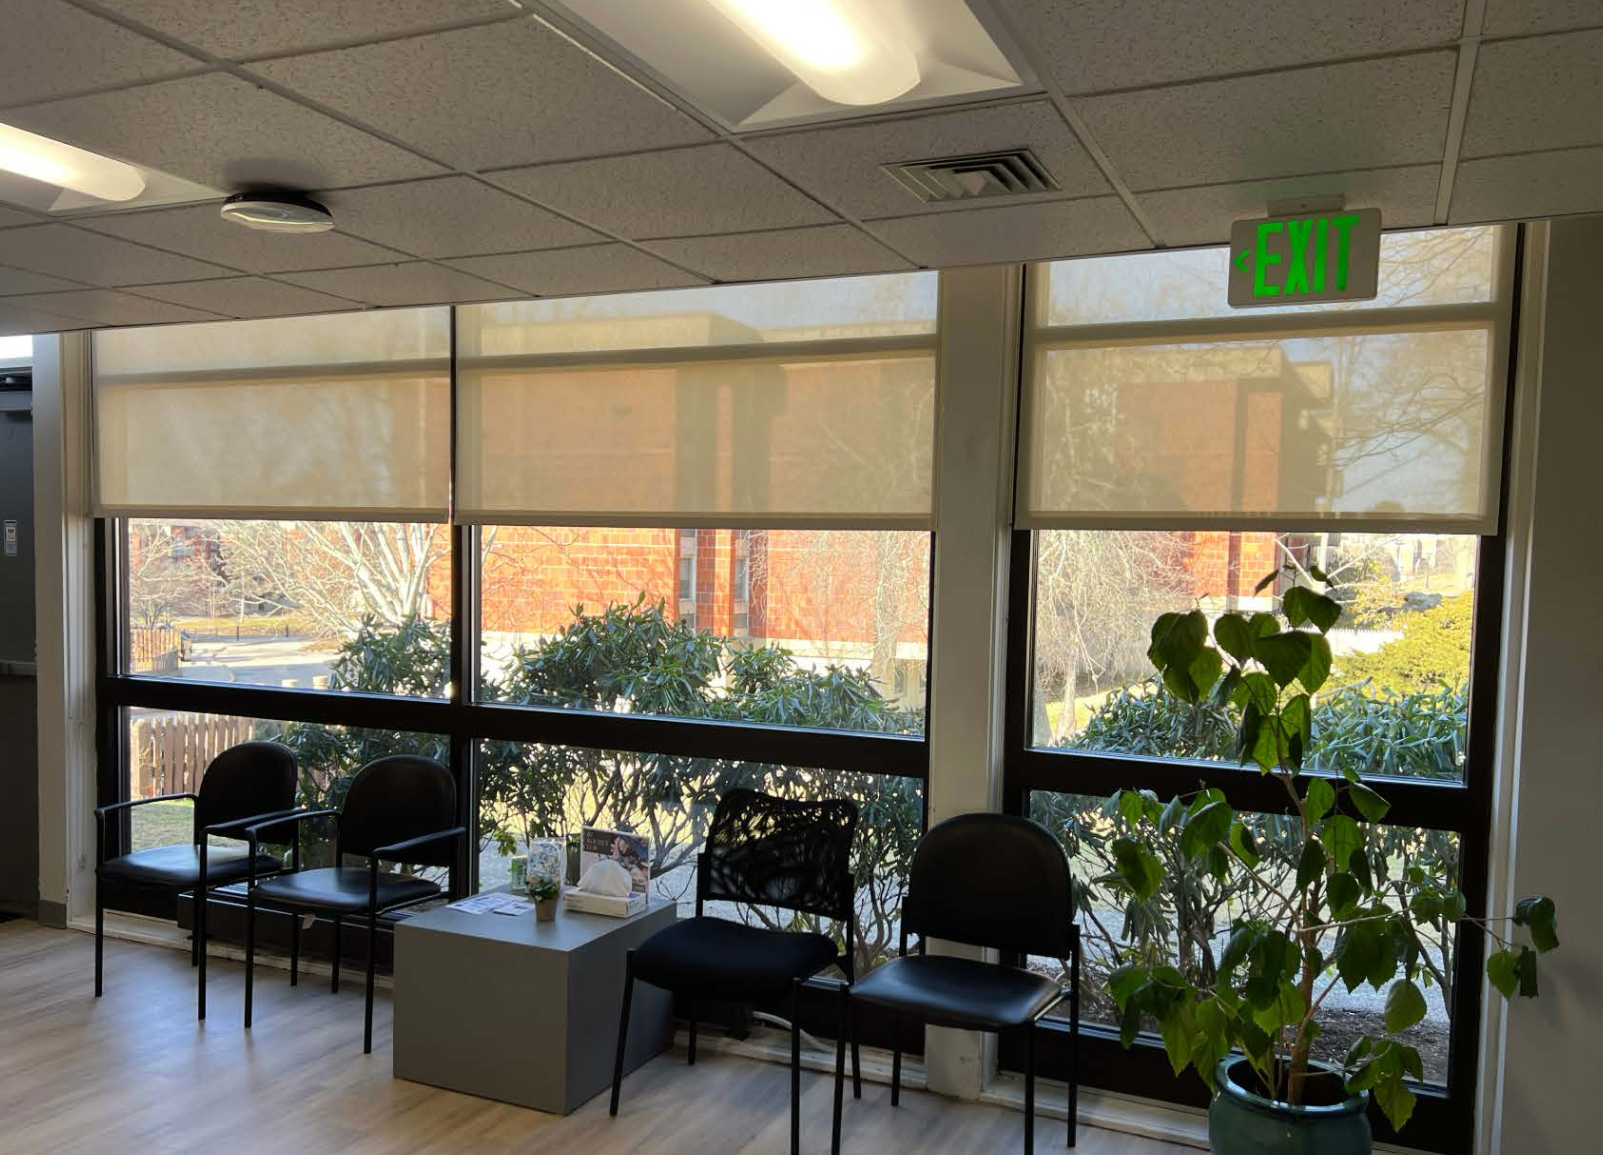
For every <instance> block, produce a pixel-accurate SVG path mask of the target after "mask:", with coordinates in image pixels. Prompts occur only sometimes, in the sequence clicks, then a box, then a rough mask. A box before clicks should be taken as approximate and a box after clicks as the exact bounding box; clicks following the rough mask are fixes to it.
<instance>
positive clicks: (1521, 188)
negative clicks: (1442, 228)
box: [1447, 148, 1603, 225]
mask: <svg viewBox="0 0 1603 1155" xmlns="http://www.w3.org/2000/svg"><path fill="white" fill-rule="evenodd" d="M1597 212H1603V148H1570V149H1565V150H1564V151H1562V152H1531V153H1524V154H1522V155H1520V156H1495V157H1487V158H1484V159H1482V160H1465V161H1460V162H1459V165H1458V174H1457V176H1456V177H1455V178H1454V180H1453V204H1452V209H1451V211H1450V212H1449V213H1448V218H1447V219H1448V220H1449V221H1450V222H1451V223H1453V224H1455V225H1457V224H1469V223H1472V222H1475V221H1503V220H1529V219H1532V218H1536V217H1557V216H1565V215H1568V214H1570V213H1597Z"/></svg>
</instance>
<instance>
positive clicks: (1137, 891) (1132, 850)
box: [1109, 838, 1163, 902]
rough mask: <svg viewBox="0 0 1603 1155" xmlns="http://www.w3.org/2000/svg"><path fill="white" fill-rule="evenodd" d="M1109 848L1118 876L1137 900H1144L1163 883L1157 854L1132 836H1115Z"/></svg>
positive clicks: (1149, 897) (1161, 867)
mask: <svg viewBox="0 0 1603 1155" xmlns="http://www.w3.org/2000/svg"><path fill="white" fill-rule="evenodd" d="M1109 850H1111V851H1112V853H1113V862H1114V865H1115V866H1116V867H1117V868H1118V871H1119V878H1120V879H1121V880H1122V881H1123V882H1124V885H1125V886H1127V887H1129V889H1130V893H1131V894H1133V895H1134V896H1135V898H1136V901H1137V902H1146V901H1148V900H1149V899H1151V898H1152V896H1153V895H1154V894H1156V893H1157V892H1158V887H1159V886H1161V885H1162V883H1163V863H1162V862H1160V861H1158V856H1157V855H1155V854H1153V853H1152V852H1151V851H1150V850H1148V849H1147V848H1146V847H1144V846H1142V845H1141V844H1140V843H1139V842H1137V841H1136V840H1135V839H1133V838H1115V839H1114V840H1113V843H1112V845H1111V846H1110V847H1109Z"/></svg>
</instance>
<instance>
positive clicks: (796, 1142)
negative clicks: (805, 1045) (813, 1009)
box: [790, 979, 802, 1155]
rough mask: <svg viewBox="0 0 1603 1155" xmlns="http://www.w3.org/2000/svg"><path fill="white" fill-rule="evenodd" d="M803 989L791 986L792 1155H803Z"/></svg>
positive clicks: (792, 984) (793, 983)
mask: <svg viewBox="0 0 1603 1155" xmlns="http://www.w3.org/2000/svg"><path fill="white" fill-rule="evenodd" d="M801 988H802V985H801V980H800V979H796V980H795V981H793V982H792V983H791V985H790V1155H801Z"/></svg>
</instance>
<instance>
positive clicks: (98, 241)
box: [0, 224, 231, 288]
mask: <svg viewBox="0 0 1603 1155" xmlns="http://www.w3.org/2000/svg"><path fill="white" fill-rule="evenodd" d="M0 265H11V266H13V267H15V268H19V269H31V270H33V271H34V272H36V273H48V274H50V275H51V276H56V277H66V278H68V279H69V280H73V281H80V282H82V283H83V284H86V285H94V286H98V287H101V288H117V287H120V286H122V285H145V284H152V283H154V282H157V281H190V280H199V279H202V278H205V277H226V276H228V274H229V273H230V271H231V270H229V269H224V268H221V267H219V266H217V265H212V264H207V263H206V262H205V261H195V260H191V259H190V258H188V257H179V256H174V255H173V254H172V253H163V252H158V251H157V250H155V249H147V248H145V247H144V246H143V245H134V244H129V243H128V242H127V241H123V240H118V239H117V238H116V237H105V236H101V235H100V234H98V233H89V232H85V231H83V230H82V229H76V228H73V227H72V226H71V225H62V224H51V225H34V226H33V227H32V228H22V229H7V230H5V232H3V233H0Z"/></svg>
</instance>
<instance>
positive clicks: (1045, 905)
mask: <svg viewBox="0 0 1603 1155" xmlns="http://www.w3.org/2000/svg"><path fill="white" fill-rule="evenodd" d="M909 934H916V935H918V936H919V944H918V953H917V954H912V955H910V954H908V953H907V936H908V935H909ZM930 938H939V939H943V940H945V941H948V942H957V943H966V944H968V945H970V946H979V947H991V948H995V949H997V950H1000V951H1003V952H1006V953H1012V954H1018V955H1023V956H1026V957H1027V956H1029V955H1038V956H1040V955H1044V956H1046V957H1048V958H1054V959H1059V960H1061V961H1062V962H1063V963H1064V965H1065V968H1066V969H1067V971H1068V972H1069V976H1070V985H1069V986H1068V987H1067V988H1065V987H1063V986H1061V985H1060V984H1059V983H1058V982H1056V981H1054V980H1052V979H1050V978H1048V977H1047V976H1045V975H1042V974H1038V973H1036V972H1035V971H1031V970H1028V969H1025V968H1024V967H1015V966H1003V965H1000V964H997V963H990V962H982V961H979V960H976V959H967V958H954V957H949V956H937V955H929V954H926V953H925V943H926V941H927V940H928V939H930ZM841 1001H842V1007H841V1019H842V1033H843V1034H844V1033H845V1031H846V1029H847V1021H848V1020H849V1019H850V1018H852V1017H854V1016H855V1010H856V1005H857V1004H858V1003H867V1004H869V1005H871V1006H874V1007H876V1008H878V1009H880V1010H882V1011H888V1012H889V1013H890V1014H891V1015H892V1017H893V1019H895V1020H897V1021H898V1025H899V1021H900V1020H901V1019H912V1020H915V1021H918V1022H921V1023H925V1024H932V1025H935V1026H942V1027H957V1028H959V1029H963V1030H978V1031H998V1032H1001V1031H1011V1030H1018V1031H1022V1032H1023V1034H1024V1037H1025V1049H1024V1056H1025V1058H1024V1062H1025V1065H1024V1150H1025V1152H1026V1153H1028V1152H1030V1151H1032V1150H1034V1142H1035V1034H1036V1024H1037V1023H1039V1022H1040V1020H1041V1019H1042V1018H1043V1017H1045V1015H1046V1014H1047V1012H1048V1011H1050V1010H1052V1009H1053V1008H1054V1007H1056V1006H1057V1005H1059V1004H1060V1003H1062V1002H1064V1001H1067V1002H1068V1004H1069V1079H1068V1083H1069V1092H1068V1094H1069V1097H1068V1116H1069V1142H1068V1145H1069V1146H1070V1147H1073V1146H1074V1145H1075V1130H1076V1125H1077V1123H1078V1116H1079V1112H1078V1107H1079V1095H1078V1074H1079V1073H1078V1070H1077V1067H1078V1049H1079V1035H1080V928H1079V927H1078V926H1076V925H1075V924H1074V900H1073V891H1072V887H1071V884H1070V879H1069V861H1068V858H1067V857H1066V856H1065V855H1064V853H1063V847H1062V846H1061V845H1060V844H1059V843H1058V841H1057V839H1055V838H1053V837H1052V835H1051V833H1050V832H1049V831H1048V830H1047V829H1046V827H1044V826H1042V825H1041V824H1040V823H1038V822H1032V821H1031V820H1030V819H1028V818H1018V817H1014V816H1011V815H1006V814H990V813H981V814H961V815H958V816H957V817H955V818H949V819H947V820H946V821H945V822H941V823H939V824H937V825H936V826H934V827H931V828H930V830H929V832H928V833H926V834H925V835H924V837H923V838H921V839H920V840H919V843H918V849H917V850H916V851H914V853H913V863H912V867H911V868H910V870H909V872H908V882H907V895H906V897H905V898H904V899H903V901H902V929H901V950H900V957H898V958H894V959H891V960H890V961H889V962H887V963H885V964H884V965H882V966H880V967H879V968H877V969H876V970H874V971H873V972H871V973H870V974H868V975H865V976H864V977H863V978H862V979H861V980H860V981H858V982H856V983H854V984H853V985H852V987H851V988H850V990H849V991H848V990H846V989H845V988H843V989H842V992H841ZM841 1067H842V1064H841V1062H840V1056H839V1052H838V1051H837V1054H836V1064H835V1120H834V1139H833V1147H832V1150H833V1151H834V1152H836V1153H837V1155H838V1152H839V1151H840V1127H841V1083H842V1071H841ZM901 1074H902V1051H901V1046H900V1042H899V1040H898V1044H897V1046H896V1048H895V1051H894V1054H893V1057H892V1060H891V1106H893V1107H894V1106H896V1105H897V1103H898V1102H899V1100H900V1096H901Z"/></svg>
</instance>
